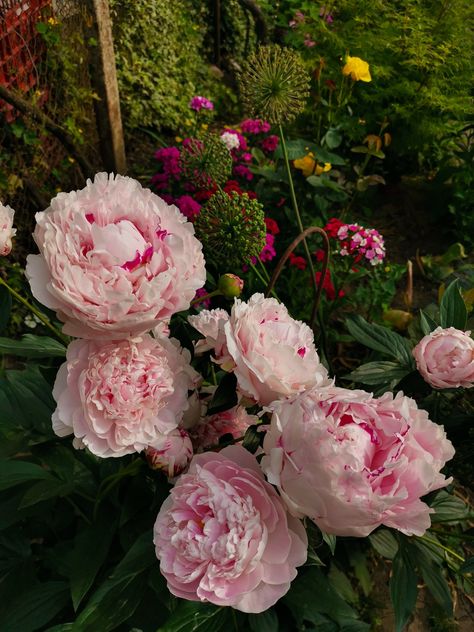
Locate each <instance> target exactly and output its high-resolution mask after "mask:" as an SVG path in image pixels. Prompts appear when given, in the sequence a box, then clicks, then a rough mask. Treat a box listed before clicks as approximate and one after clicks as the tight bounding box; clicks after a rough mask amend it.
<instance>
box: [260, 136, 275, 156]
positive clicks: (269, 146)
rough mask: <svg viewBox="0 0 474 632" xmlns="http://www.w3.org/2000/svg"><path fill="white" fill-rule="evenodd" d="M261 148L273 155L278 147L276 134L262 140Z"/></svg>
mask: <svg viewBox="0 0 474 632" xmlns="http://www.w3.org/2000/svg"><path fill="white" fill-rule="evenodd" d="M261 146H262V149H263V151H266V152H268V153H269V154H271V153H272V152H274V151H275V149H276V148H277V147H278V136H275V135H274V134H272V135H270V136H267V137H266V138H264V139H263V140H262V142H261Z"/></svg>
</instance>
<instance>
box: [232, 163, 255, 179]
mask: <svg viewBox="0 0 474 632" xmlns="http://www.w3.org/2000/svg"><path fill="white" fill-rule="evenodd" d="M234 174H235V175H236V176H239V178H242V179H243V180H248V181H249V182H250V180H253V173H252V172H251V171H250V169H249V168H248V167H247V166H246V165H236V166H235V167H234Z"/></svg>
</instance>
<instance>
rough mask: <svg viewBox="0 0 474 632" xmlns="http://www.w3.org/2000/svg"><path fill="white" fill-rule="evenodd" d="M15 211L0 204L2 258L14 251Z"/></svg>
mask: <svg viewBox="0 0 474 632" xmlns="http://www.w3.org/2000/svg"><path fill="white" fill-rule="evenodd" d="M14 214H15V211H14V210H13V209H12V208H10V207H9V206H3V204H2V203H1V202H0V256H2V257H6V256H7V255H9V254H10V252H11V249H12V237H13V236H14V235H15V233H16V229H15V228H13V216H14Z"/></svg>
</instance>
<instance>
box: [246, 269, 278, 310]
mask: <svg viewBox="0 0 474 632" xmlns="http://www.w3.org/2000/svg"><path fill="white" fill-rule="evenodd" d="M250 267H251V268H252V270H253V271H254V272H255V274H256V275H257V277H258V278H259V280H260V282H261V283H262V285H263V287H264V288H266V287H267V281H266V280H265V279H264V278H263V276H262V275H261V274H260V272H259V270H258V268H257V267H256V265H255V264H254V263H252V262H250ZM271 294H272V296H273V298H276V300H277V301H279V300H280V299H279V298H278V296H277V294H276V292H275V290H272V292H271Z"/></svg>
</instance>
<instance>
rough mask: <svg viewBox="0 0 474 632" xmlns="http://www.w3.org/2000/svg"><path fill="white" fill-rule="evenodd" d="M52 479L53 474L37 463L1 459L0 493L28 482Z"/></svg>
mask: <svg viewBox="0 0 474 632" xmlns="http://www.w3.org/2000/svg"><path fill="white" fill-rule="evenodd" d="M51 478H52V477H51V474H50V473H49V472H48V471H47V470H45V469H44V468H42V467H40V466H39V465H36V463H28V462H27V461H16V460H13V459H11V460H8V459H0V491H1V490H3V489H9V488H10V487H14V486H15V485H20V484H21V483H25V482H27V481H34V480H38V479H51Z"/></svg>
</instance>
